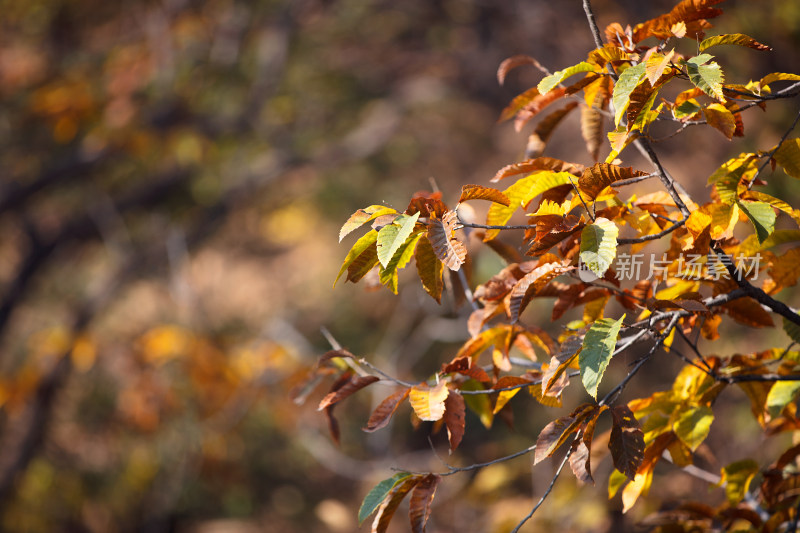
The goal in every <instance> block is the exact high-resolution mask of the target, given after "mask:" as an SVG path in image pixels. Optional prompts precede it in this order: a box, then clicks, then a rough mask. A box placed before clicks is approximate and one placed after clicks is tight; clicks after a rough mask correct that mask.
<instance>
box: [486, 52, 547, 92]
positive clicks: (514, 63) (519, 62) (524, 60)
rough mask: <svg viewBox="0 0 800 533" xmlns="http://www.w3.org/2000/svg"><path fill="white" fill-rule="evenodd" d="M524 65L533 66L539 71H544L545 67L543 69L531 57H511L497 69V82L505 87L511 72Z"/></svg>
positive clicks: (521, 55)
mask: <svg viewBox="0 0 800 533" xmlns="http://www.w3.org/2000/svg"><path fill="white" fill-rule="evenodd" d="M523 65H533V66H534V67H536V68H538V69H539V70H544V67H542V65H541V64H540V63H539V62H538V61H536V60H535V59H534V58H532V57H531V56H526V55H523V54H520V55H516V56H511V57H509V58H508V59H505V60H503V62H502V63H500V66H499V67H498V68H497V82H498V83H499V84H500V85H503V84H504V83H505V81H506V75H507V74H508V73H509V72H510V71H511V70H513V69H515V68H517V67H521V66H523Z"/></svg>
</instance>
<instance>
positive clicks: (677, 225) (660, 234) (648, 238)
mask: <svg viewBox="0 0 800 533" xmlns="http://www.w3.org/2000/svg"><path fill="white" fill-rule="evenodd" d="M688 218H689V217H688V216H684V218H683V219H682V220H679V221H677V222H675V223H674V224H673V225H671V226H667V227H666V228H665V229H663V230H661V231H659V232H658V233H653V234H652V235H645V236H644V237H637V238H635V239H617V244H637V243H640V242H647V241H655V240H657V239H660V238H661V237H663V236H665V235H669V234H670V233H672V232H673V231H675V230H676V229H678V228H680V227H681V226H683V225H684V224H686V221H687V220H688Z"/></svg>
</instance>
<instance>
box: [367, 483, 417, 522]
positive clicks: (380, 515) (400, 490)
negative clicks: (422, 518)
mask: <svg viewBox="0 0 800 533" xmlns="http://www.w3.org/2000/svg"><path fill="white" fill-rule="evenodd" d="M420 479H421V476H409V477H406V478H405V479H403V480H401V481H400V482H399V483H398V484H397V485H395V487H394V489H392V490H391V492H389V495H388V496H387V497H386V499H385V500H384V501H383V503H382V504H381V505H380V507H378V512H377V514H375V520H374V521H373V522H372V529H371V533H386V531H387V529H388V528H389V522H390V521H391V520H392V517H393V516H394V513H395V511H397V508H398V507H400V503H401V502H402V501H403V499H404V498H405V497H406V494H408V493H409V492H411V489H413V488H414V487H415V486H416V485H417V483H419V481H420Z"/></svg>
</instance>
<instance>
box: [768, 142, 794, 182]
mask: <svg viewBox="0 0 800 533" xmlns="http://www.w3.org/2000/svg"><path fill="white" fill-rule="evenodd" d="M772 157H773V158H774V159H775V161H776V162H777V163H778V164H779V165H780V166H781V168H783V171H784V172H786V173H787V174H789V175H790V176H791V177H793V178H798V179H800V138H797V139H786V140H785V141H783V142H782V143H781V145H780V147H779V148H778V150H777V151H776V152H775V155H773V156H772Z"/></svg>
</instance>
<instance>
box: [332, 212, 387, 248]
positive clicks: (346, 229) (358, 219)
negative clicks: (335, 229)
mask: <svg viewBox="0 0 800 533" xmlns="http://www.w3.org/2000/svg"><path fill="white" fill-rule="evenodd" d="M392 213H397V211H396V210H394V209H392V208H391V207H386V206H384V205H371V206H369V207H365V208H364V209H359V210H358V211H356V212H355V213H353V214H352V215H350V218H349V219H348V220H347V222H345V223H344V225H343V226H342V229H341V230H339V242H342V239H344V238H345V236H347V234H349V233H350V232H352V231H353V230H355V229H358V228H360V227H361V226H363V225H364V224H366V223H367V222H369V221H371V220H374V219H376V218H378V217H379V216H382V215H389V214H392Z"/></svg>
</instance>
